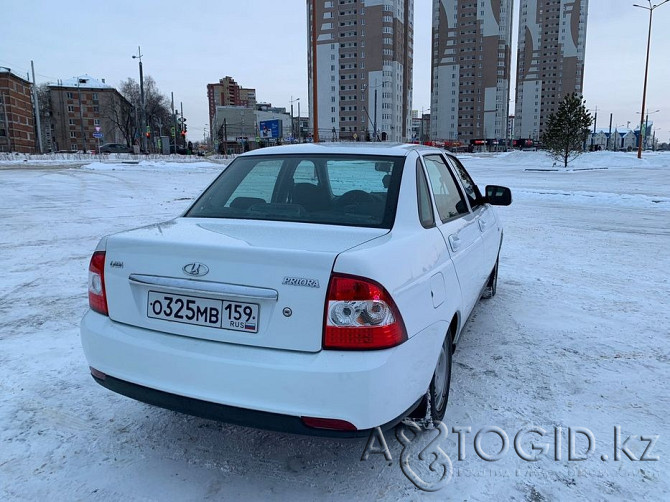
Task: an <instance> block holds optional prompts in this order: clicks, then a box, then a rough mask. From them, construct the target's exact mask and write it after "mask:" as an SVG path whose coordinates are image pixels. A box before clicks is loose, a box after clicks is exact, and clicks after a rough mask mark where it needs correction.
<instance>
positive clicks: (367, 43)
mask: <svg viewBox="0 0 670 502" xmlns="http://www.w3.org/2000/svg"><path fill="white" fill-rule="evenodd" d="M307 14H308V16H307V17H308V23H309V29H308V33H309V36H308V47H309V50H308V73H309V109H310V117H311V118H312V119H313V118H314V105H315V102H316V111H317V112H318V132H319V137H320V139H321V140H322V141H328V140H331V139H343V140H359V141H362V140H365V139H366V138H370V139H374V138H375V129H376V132H377V136H378V137H379V139H381V140H388V141H406V140H407V139H408V138H410V137H411V117H410V107H411V103H412V51H413V42H412V40H413V29H414V28H413V24H414V21H413V17H414V0H307ZM312 16H315V17H312ZM313 21H315V23H314V24H315V25H316V30H314V29H313V26H314V24H313ZM315 31H316V33H315ZM312 41H315V42H316V52H315V53H314V51H313V46H312ZM315 74H316V84H317V85H316V89H317V90H316V96H315V95H314V90H313V89H314V85H313V84H314V77H315ZM315 98H316V99H315Z"/></svg>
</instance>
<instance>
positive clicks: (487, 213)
mask: <svg viewBox="0 0 670 502" xmlns="http://www.w3.org/2000/svg"><path fill="white" fill-rule="evenodd" d="M448 160H449V162H450V163H451V165H452V166H453V168H454V172H455V173H456V177H457V178H458V179H459V180H460V182H461V185H462V186H463V189H464V191H465V196H466V198H467V200H468V203H469V204H470V208H471V209H472V212H473V213H474V214H475V217H476V218H477V225H478V226H479V230H480V232H481V235H482V240H483V242H484V256H485V263H486V266H485V268H484V269H483V270H482V278H483V280H484V281H486V280H487V279H488V276H489V274H490V273H491V270H493V266H494V265H495V262H496V259H497V258H498V251H499V250H500V228H499V225H498V221H497V220H496V215H495V213H494V211H493V208H491V206H490V205H489V204H487V203H485V202H484V201H483V197H482V195H481V192H480V191H479V189H478V188H477V185H476V184H475V183H474V181H473V180H472V177H471V176H470V174H468V172H467V170H466V169H465V167H464V166H463V164H461V162H460V161H459V160H458V159H457V158H455V157H448Z"/></svg>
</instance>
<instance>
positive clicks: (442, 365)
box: [428, 333, 452, 423]
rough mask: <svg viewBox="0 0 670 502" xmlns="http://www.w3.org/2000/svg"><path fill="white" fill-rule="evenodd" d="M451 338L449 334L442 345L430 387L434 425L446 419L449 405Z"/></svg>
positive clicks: (431, 414) (429, 396)
mask: <svg viewBox="0 0 670 502" xmlns="http://www.w3.org/2000/svg"><path fill="white" fill-rule="evenodd" d="M451 338H452V337H451V333H448V334H447V336H446V338H445V339H444V342H443V343H442V348H441V349H440V355H439V357H438V359H437V365H436V366H435V373H433V379H432V380H431V381H430V386H429V387H428V398H429V400H430V418H431V419H432V420H433V423H435V422H441V421H442V420H443V419H444V414H445V412H446V411H447V404H448V403H449V387H450V386H451V351H452V340H451Z"/></svg>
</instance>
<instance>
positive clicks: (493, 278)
mask: <svg viewBox="0 0 670 502" xmlns="http://www.w3.org/2000/svg"><path fill="white" fill-rule="evenodd" d="M498 261H499V258H496V264H495V266H494V267H493V270H492V271H491V275H490V276H489V280H488V282H487V283H486V287H485V288H484V291H483V293H482V298H485V299H488V298H493V297H494V296H495V295H496V290H497V289H498Z"/></svg>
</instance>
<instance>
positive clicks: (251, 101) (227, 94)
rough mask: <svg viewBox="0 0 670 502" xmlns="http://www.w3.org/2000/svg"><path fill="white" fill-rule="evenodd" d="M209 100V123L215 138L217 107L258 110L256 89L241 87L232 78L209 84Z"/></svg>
mask: <svg viewBox="0 0 670 502" xmlns="http://www.w3.org/2000/svg"><path fill="white" fill-rule="evenodd" d="M207 100H208V102H209V123H210V128H211V131H210V133H212V137H214V123H215V120H216V107H217V106H243V107H245V108H256V89H245V88H243V87H240V86H239V85H238V84H237V82H235V80H233V78H232V77H225V78H222V79H221V80H219V82H218V83H216V84H207Z"/></svg>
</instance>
